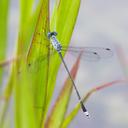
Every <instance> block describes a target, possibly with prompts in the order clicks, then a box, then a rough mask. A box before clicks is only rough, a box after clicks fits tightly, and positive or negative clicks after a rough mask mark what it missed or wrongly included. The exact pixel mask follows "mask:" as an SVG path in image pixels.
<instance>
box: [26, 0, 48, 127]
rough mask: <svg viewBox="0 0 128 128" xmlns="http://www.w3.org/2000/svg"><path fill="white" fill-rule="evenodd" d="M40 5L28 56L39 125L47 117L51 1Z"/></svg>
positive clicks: (46, 0)
mask: <svg viewBox="0 0 128 128" xmlns="http://www.w3.org/2000/svg"><path fill="white" fill-rule="evenodd" d="M40 4H41V6H40V12H39V16H38V19H37V23H36V28H35V32H34V35H33V39H32V43H31V46H30V49H29V52H28V55H27V64H28V70H29V71H30V72H31V78H32V79H31V81H32V83H33V90H34V92H33V93H34V95H35V104H34V105H35V110H36V116H37V119H38V120H39V123H40V122H43V118H44V116H45V114H44V111H45V106H46V97H47V83H48V72H49V71H48V70H49V49H48V46H49V41H48V38H47V33H48V32H49V1H48V0H42V1H41V3H40ZM44 57H45V59H44V60H43V58H44ZM38 108H41V109H38ZM42 125H43V124H42Z"/></svg>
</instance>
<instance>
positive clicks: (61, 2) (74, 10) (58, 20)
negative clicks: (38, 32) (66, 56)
mask: <svg viewBox="0 0 128 128" xmlns="http://www.w3.org/2000/svg"><path fill="white" fill-rule="evenodd" d="M79 7H80V0H56V5H55V7H54V13H53V15H52V19H51V22H50V24H51V26H50V30H51V31H56V32H57V33H58V36H57V38H58V40H59V41H60V43H61V44H62V45H66V46H67V45H68V44H69V42H70V39H71V36H72V32H73V30H74V26H75V23H76V18H77V16H78V11H79ZM60 63H61V61H60V58H59V56H58V55H55V56H52V57H51V58H50V68H49V70H50V72H49V83H48V99H47V101H48V102H50V99H51V97H52V94H53V91H54V86H55V82H56V76H57V72H58V69H59V66H60ZM48 105H49V104H48Z"/></svg>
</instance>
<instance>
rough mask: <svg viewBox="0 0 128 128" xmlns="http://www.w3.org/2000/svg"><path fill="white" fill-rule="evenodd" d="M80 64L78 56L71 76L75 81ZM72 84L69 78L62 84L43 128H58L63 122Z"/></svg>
mask: <svg viewBox="0 0 128 128" xmlns="http://www.w3.org/2000/svg"><path fill="white" fill-rule="evenodd" d="M79 63H80V56H79V57H78V59H77V61H76V63H75V64H74V66H73V68H72V70H71V75H72V78H73V79H75V77H76V74H77V70H78V67H79ZM72 87H73V86H72V82H71V80H70V78H69V77H68V78H67V80H66V81H65V83H64V86H63V88H62V90H61V92H60V94H59V96H58V98H57V100H56V102H55V104H54V106H53V107H52V111H51V113H50V116H49V117H48V119H47V122H46V125H45V127H47V128H51V127H52V128H60V127H61V124H62V122H63V119H64V117H65V113H66V110H67V107H68V104H69V99H70V96H71V92H72Z"/></svg>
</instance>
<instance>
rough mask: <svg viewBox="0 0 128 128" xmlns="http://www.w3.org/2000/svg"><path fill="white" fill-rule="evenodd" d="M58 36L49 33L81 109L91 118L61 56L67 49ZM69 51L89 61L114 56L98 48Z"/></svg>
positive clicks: (104, 49) (72, 48) (107, 50)
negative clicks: (80, 53) (81, 55)
mask: <svg viewBox="0 0 128 128" xmlns="http://www.w3.org/2000/svg"><path fill="white" fill-rule="evenodd" d="M56 35H57V33H56V32H49V33H48V38H49V39H50V42H51V44H52V46H53V47H54V49H55V50H56V51H57V52H58V54H59V56H60V58H61V60H62V63H63V64H64V67H65V69H66V71H67V73H68V75H69V77H70V80H71V81H72V85H73V86H74V89H75V91H76V94H77V96H78V99H79V102H80V105H81V108H82V110H83V112H84V113H85V114H86V116H89V114H88V111H87V109H86V108H85V106H84V104H83V101H82V99H81V96H80V94H79V91H78V89H77V87H76V85H75V82H74V80H73V78H72V76H71V74H70V71H69V69H68V67H67V65H66V63H65V61H64V59H63V56H62V54H61V52H62V51H63V50H64V51H66V50H67V48H66V47H63V46H61V44H60V42H59V41H58V40H57V38H56ZM68 51H70V52H74V53H78V52H82V54H83V55H84V56H85V57H86V58H88V59H90V58H93V59H92V60H98V59H100V58H106V57H110V56H112V51H111V49H109V48H96V47H95V48H92V47H84V48H80V47H78V48H75V47H69V48H68Z"/></svg>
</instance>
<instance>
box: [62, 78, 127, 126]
mask: <svg viewBox="0 0 128 128" xmlns="http://www.w3.org/2000/svg"><path fill="white" fill-rule="evenodd" d="M123 82H127V80H125V79H124V80H115V81H112V82H109V83H106V84H103V85H101V86H97V87H94V88H93V89H91V90H90V91H88V93H87V94H86V95H85V96H84V98H83V101H84V102H86V101H87V100H88V99H89V97H90V96H91V95H92V94H93V93H95V92H97V91H100V90H102V89H104V88H106V87H110V86H113V85H116V84H118V83H123ZM80 108H81V107H80V104H77V105H76V106H75V108H74V109H73V110H72V111H71V113H69V115H68V116H67V117H66V118H65V120H64V122H63V124H62V127H61V128H67V127H68V125H69V124H70V123H71V121H72V120H73V119H74V118H75V116H76V115H77V113H78V111H79V110H80Z"/></svg>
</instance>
